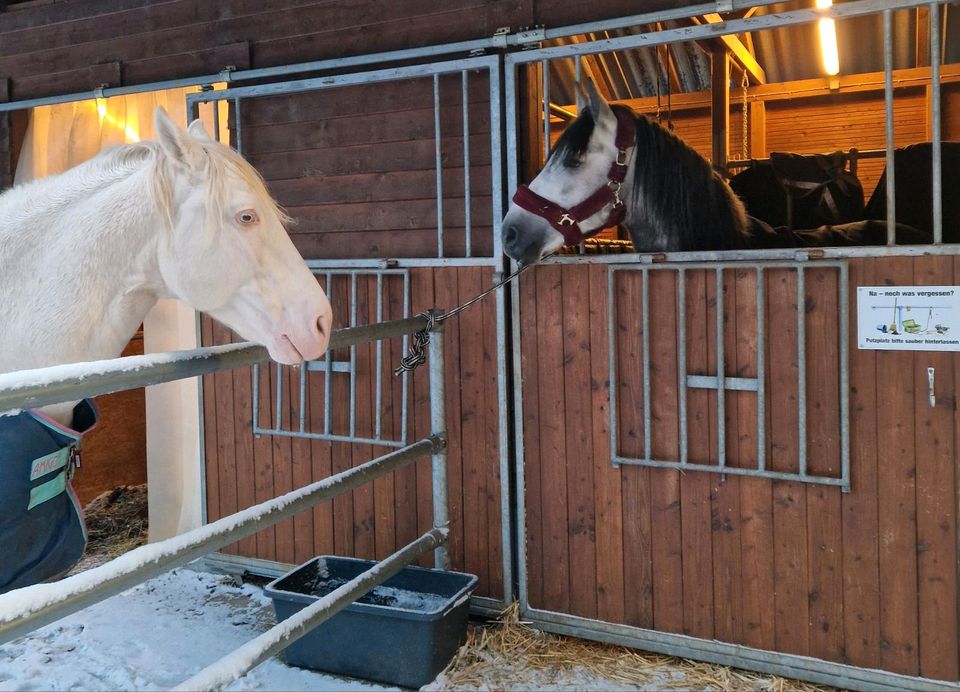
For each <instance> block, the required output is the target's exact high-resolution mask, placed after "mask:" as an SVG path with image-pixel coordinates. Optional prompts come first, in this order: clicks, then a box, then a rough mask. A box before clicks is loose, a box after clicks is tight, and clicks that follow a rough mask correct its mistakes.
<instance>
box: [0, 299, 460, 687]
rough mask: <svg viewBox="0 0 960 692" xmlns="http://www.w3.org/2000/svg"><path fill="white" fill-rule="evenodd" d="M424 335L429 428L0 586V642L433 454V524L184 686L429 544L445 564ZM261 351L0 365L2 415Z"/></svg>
mask: <svg viewBox="0 0 960 692" xmlns="http://www.w3.org/2000/svg"><path fill="white" fill-rule="evenodd" d="M427 324H428V320H427V319H426V318H425V317H421V316H417V317H410V318H407V319H403V320H394V321H390V322H381V323H378V324H371V325H365V326H361V327H352V328H349V329H340V330H337V331H335V332H333V334H331V338H330V348H342V347H345V346H351V345H353V344H359V343H363V342H368V341H375V340H380V339H387V338H391V337H396V336H403V335H407V334H411V333H414V332H418V331H421V330H423V329H424V328H425V327H426V326H427ZM432 336H433V338H432V339H431V340H430V356H431V358H430V361H431V362H430V408H431V426H432V428H433V430H432V433H431V435H430V436H429V437H427V438H425V439H422V440H420V441H419V442H415V443H413V444H411V445H409V446H407V447H404V448H403V449H399V450H397V451H394V452H391V453H389V454H385V455H383V456H381V457H378V458H376V459H373V460H371V461H368V462H367V463H365V464H362V465H360V466H357V467H355V468H351V469H348V470H346V471H343V472H342V473H339V474H336V475H334V476H330V477H328V478H325V479H323V480H320V481H317V482H315V483H311V484H310V485H306V486H304V487H302V488H298V489H296V490H293V491H291V492H289V493H286V494H285V495H281V496H280V497H277V498H274V499H272V500H268V501H267V502H262V503H260V504H258V505H254V506H252V507H248V508H247V509H245V510H242V511H240V512H237V513H236V514H232V515H230V516H227V517H223V518H222V519H218V520H217V521H214V522H212V523H210V524H207V525H205V526H201V527H199V528H197V529H193V530H192V531H188V532H186V533H183V534H181V535H179V536H175V537H173V538H170V539H167V540H165V541H160V542H158V543H153V544H150V545H145V546H141V547H140V548H136V549H134V550H132V551H130V552H128V553H126V554H124V555H122V556H120V557H118V558H116V559H114V560H112V561H110V562H108V563H106V564H104V565H101V566H99V567H95V568H93V569H90V570H87V571H85V572H81V573H79V574H75V575H73V576H71V577H68V578H66V579H63V580H61V581H58V582H54V583H50V584H37V585H34V586H28V587H25V588H21V589H15V590H13V591H10V592H8V593H5V594H2V595H0V644H2V643H5V642H7V641H10V640H12V639H15V638H16V637H19V636H23V635H24V634H27V633H29V632H31V631H33V630H34V629H37V628H38V627H42V626H43V625H46V624H48V623H51V622H54V621H56V620H58V619H60V618H62V617H66V616H67V615H69V614H71V613H74V612H76V611H78V610H81V609H82V608H85V607H86V606H88V605H92V604H93V603H96V602H98V601H101V600H103V599H105V598H108V597H110V596H112V595H114V594H117V593H120V592H122V591H125V590H126V589H129V588H131V587H133V586H136V585H137V584H140V583H142V582H144V581H146V580H147V579H151V578H152V577H155V576H157V575H158V574H161V573H163V572H165V571H167V570H169V569H172V568H174V567H177V566H179V565H183V564H186V563H187V562H190V561H191V560H194V559H196V558H198V557H201V556H203V555H206V554H207V553H210V552H212V551H214V550H217V549H218V548H222V547H224V546H226V545H229V544H230V543H233V542H234V541H236V540H238V539H240V538H243V537H245V536H249V535H251V534H254V533H256V532H257V531H260V530H261V529H263V528H266V527H268V526H272V525H273V524H276V523H278V522H280V521H282V520H284V519H286V518H288V517H290V516H292V515H294V514H297V513H298V512H302V511H304V510H307V509H309V508H311V507H313V506H314V505H316V504H318V503H319V502H323V501H325V500H330V499H332V498H333V497H335V496H337V495H340V494H342V493H344V492H347V491H349V490H352V489H353V488H355V487H358V486H360V485H363V484H365V483H369V482H370V481H372V480H374V479H375V478H378V477H380V476H383V475H385V474H388V473H391V472H393V471H395V470H397V469H399V468H402V467H404V466H406V465H407V464H409V463H411V462H413V461H415V460H416V459H419V458H421V457H424V456H427V455H431V456H432V459H433V486H434V487H433V502H434V508H433V509H434V529H433V530H431V531H429V532H427V533H425V534H424V535H423V536H421V537H420V538H418V539H417V540H415V541H413V542H412V543H410V544H408V545H407V546H405V547H403V548H401V549H400V550H398V551H397V552H396V553H394V554H393V555H391V556H390V557H388V558H387V559H386V560H384V561H382V562H380V563H378V564H377V565H375V566H374V567H372V568H371V569H370V570H368V571H367V572H364V573H363V574H361V575H359V576H358V577H356V578H355V579H353V580H351V581H350V582H348V583H347V584H345V585H344V586H342V587H340V588H339V589H337V590H336V591H334V592H333V593H331V594H330V595H329V596H328V597H326V598H322V599H320V600H319V601H318V602H317V603H315V604H313V605H311V606H310V607H309V608H307V609H305V611H303V612H302V613H301V614H298V615H297V616H295V617H294V618H291V619H289V620H287V621H285V622H283V623H281V624H279V625H277V626H276V627H274V628H273V629H271V630H269V631H268V632H266V633H264V634H263V635H261V636H260V637H257V638H256V639H254V640H252V641H250V642H248V643H247V644H245V645H244V646H242V647H240V648H239V649H237V650H236V651H235V652H234V653H233V654H231V655H229V656H227V657H225V658H224V659H222V660H221V661H219V662H216V663H214V664H212V665H211V666H210V667H208V668H207V669H205V670H204V671H201V672H200V673H199V674H197V675H196V676H195V677H193V678H191V679H190V680H188V681H187V682H185V683H183V685H184V686H185V687H183V689H195V688H196V687H197V686H202V687H203V688H204V689H218V688H219V687H221V686H224V685H227V684H229V683H230V682H231V681H233V680H235V679H237V678H239V677H241V676H243V675H245V674H246V673H247V672H248V671H249V670H251V669H252V668H253V667H255V666H257V665H259V664H260V663H262V662H263V661H265V660H266V659H268V658H269V657H270V656H272V655H274V654H275V653H277V652H279V651H281V650H282V649H284V648H285V647H286V646H288V645H289V644H291V643H292V642H294V641H296V639H299V638H300V637H302V636H303V635H305V634H307V633H308V632H310V631H311V630H312V629H313V628H314V627H316V626H317V625H319V624H320V623H322V622H323V621H324V620H326V619H328V618H330V617H332V616H333V615H334V614H336V613H337V612H339V611H340V610H342V609H343V608H345V607H346V606H347V605H349V604H350V603H352V602H353V601H354V600H355V599H356V598H358V597H359V596H361V595H363V594H364V593H366V592H367V591H369V590H370V589H372V588H374V587H375V586H378V585H379V584H381V583H383V582H384V581H386V580H387V579H389V578H390V577H391V576H393V575H394V574H396V573H397V572H398V571H400V570H401V569H402V568H403V567H404V566H405V565H407V564H409V563H410V562H412V561H413V560H415V559H416V558H417V557H418V556H419V555H421V554H422V553H424V552H426V551H428V550H431V549H434V551H435V558H434V559H435V564H436V566H437V567H438V568H441V569H446V568H448V567H449V556H448V553H447V549H446V546H445V543H446V541H447V535H448V531H447V528H446V524H447V516H448V512H447V502H448V498H447V482H446V438H445V432H444V428H445V418H446V416H445V407H444V373H443V341H442V333H441V332H440V331H436V332H435V333H434V334H433V335H432ZM266 359H267V351H266V349H265V348H263V347H262V346H259V345H256V344H252V343H241V344H229V345H226V346H214V347H210V348H201V349H195V350H192V351H179V352H174V353H160V354H151V355H145V356H131V357H127V358H116V359H113V360H104V361H96V362H91V363H73V364H69V365H62V366H57V367H53V368H41V369H36V370H24V371H21V372H14V373H8V374H4V375H0V415H4V413H9V412H10V411H11V410H16V409H22V408H27V407H37V406H46V405H49V404H54V403H60V402H64V401H72V400H75V399H81V398H84V397H88V396H96V395H98V394H105V393H109V392H116V391H122V390H125V389H133V388H136V387H143V386H147V385H150V384H157V383H160V382H169V381H171V380H177V379H183V378H186V377H193V376H196V375H202V374H206V373H210V372H215V371H217V370H224V369H229V368H236V367H242V366H246V365H252V364H253V363H258V362H260V361H263V360H266Z"/></svg>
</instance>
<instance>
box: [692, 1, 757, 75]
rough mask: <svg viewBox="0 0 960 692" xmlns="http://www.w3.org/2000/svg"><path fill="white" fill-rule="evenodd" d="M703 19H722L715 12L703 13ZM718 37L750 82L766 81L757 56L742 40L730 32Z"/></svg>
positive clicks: (710, 20)
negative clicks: (744, 71)
mask: <svg viewBox="0 0 960 692" xmlns="http://www.w3.org/2000/svg"><path fill="white" fill-rule="evenodd" d="M703 19H704V20H705V21H706V22H707V23H708V24H720V23H721V22H723V21H724V20H723V17H721V16H720V15H719V14H716V13H715V12H711V13H708V14H705V15H703ZM719 38H720V40H721V41H722V42H723V44H724V45H725V46H726V47H727V49H728V50H729V51H730V55H731V57H732V58H733V59H734V60H735V61H736V62H737V64H738V65H740V67H742V68H743V69H744V70H746V72H747V74H748V75H749V76H750V81H751V83H753V84H766V83H767V75H766V73H765V72H764V71H763V68H762V67H760V63H758V62H757V58H756V57H755V56H754V54H753V51H751V50H750V49H749V48H748V47H747V46H745V45H744V43H743V41H741V40H740V39H739V38H737V37H736V36H734V35H732V34H730V35H727V36H720V37H719Z"/></svg>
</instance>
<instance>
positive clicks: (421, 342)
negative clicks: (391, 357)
mask: <svg viewBox="0 0 960 692" xmlns="http://www.w3.org/2000/svg"><path fill="white" fill-rule="evenodd" d="M417 317H422V318H424V319H425V320H426V321H427V323H426V324H425V325H424V327H423V329H421V330H420V331H419V332H416V333H415V334H414V335H413V343H412V344H410V348H409V349H408V350H407V355H405V356H404V357H403V358H401V359H400V365H399V366H398V367H396V368H395V369H394V371H393V374H394V375H398V376H399V375H402V374H403V373H405V372H412V371H413V370H416V369H417V368H419V367H420V366H421V365H423V364H424V363H425V362H426V361H427V346H428V345H429V344H430V332H432V331H433V330H434V329H436V327H437V313H436V312H435V311H433V310H427V311H426V312H421V313H420V314H419V315H417Z"/></svg>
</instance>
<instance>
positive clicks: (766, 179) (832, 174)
mask: <svg viewBox="0 0 960 692" xmlns="http://www.w3.org/2000/svg"><path fill="white" fill-rule="evenodd" d="M846 161H847V156H846V155H845V154H843V153H842V152H839V151H838V152H836V153H834V154H830V155H826V154H810V155H800V154H786V153H779V152H774V153H772V154H770V160H769V161H763V162H760V161H757V162H754V163H753V164H752V165H751V166H750V167H749V168H747V169H746V170H744V171H742V172H741V173H739V174H737V175H735V176H734V177H733V178H731V179H730V187H732V188H733V191H734V192H736V193H737V196H738V197H740V199H741V200H742V201H743V203H744V205H746V207H747V212H748V213H749V214H750V215H751V216H754V217H756V218H758V219H762V220H763V221H765V222H766V223H768V224H770V225H771V226H775V227H781V226H782V227H785V228H788V229H797V228H801V229H805V228H818V227H820V226H823V225H839V224H845V223H850V222H853V221H860V220H862V219H863V218H864V216H863V187H862V186H861V185H860V181H859V180H858V179H857V176H856V175H855V174H853V173H852V172H850V171H848V170H846V169H845V167H844V166H845V164H846Z"/></svg>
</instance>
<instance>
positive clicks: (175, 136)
mask: <svg viewBox="0 0 960 692" xmlns="http://www.w3.org/2000/svg"><path fill="white" fill-rule="evenodd" d="M153 126H154V129H155V130H156V133H157V142H158V143H159V144H160V148H161V149H162V150H163V152H164V153H165V154H166V155H167V156H168V157H170V158H171V159H172V160H174V161H177V162H178V163H181V164H183V165H184V166H187V167H188V168H194V169H195V168H198V167H199V166H200V163H201V161H202V153H201V152H200V151H199V149H200V147H199V146H198V145H197V143H196V141H195V140H194V139H193V138H192V137H190V136H189V135H188V134H187V131H186V130H184V129H182V128H181V127H179V126H178V125H177V124H176V123H175V122H173V120H171V119H170V116H169V115H167V111H165V110H164V109H163V106H157V109H156V110H155V111H154V112H153Z"/></svg>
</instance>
